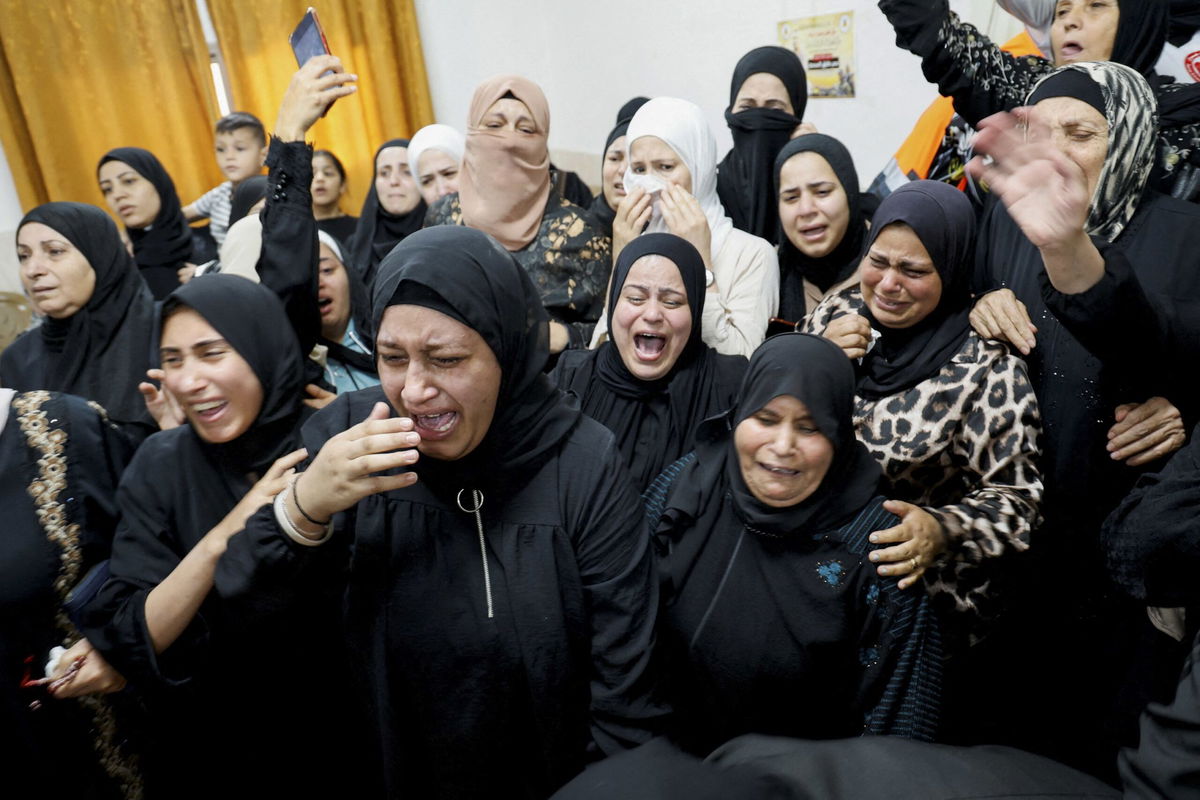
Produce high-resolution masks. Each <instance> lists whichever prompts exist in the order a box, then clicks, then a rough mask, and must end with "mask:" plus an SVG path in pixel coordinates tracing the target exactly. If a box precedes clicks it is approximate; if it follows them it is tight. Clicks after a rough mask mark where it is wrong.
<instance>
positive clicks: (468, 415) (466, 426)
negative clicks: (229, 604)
mask: <svg viewBox="0 0 1200 800" xmlns="http://www.w3.org/2000/svg"><path fill="white" fill-rule="evenodd" d="M372 307H373V323H374V325H373V327H374V330H375V331H376V334H375V336H376V338H375V354H376V359H377V363H378V365H379V376H380V379H381V380H382V385H381V386H380V387H378V388H373V389H364V390H362V391H358V392H354V393H351V394H348V395H342V396H340V397H338V398H337V399H336V400H335V401H334V402H333V403H332V404H330V405H329V406H328V407H327V408H325V409H324V410H322V411H321V412H320V413H319V414H318V415H317V416H316V417H314V418H313V420H312V421H311V422H310V423H309V424H308V425H306V426H305V430H304V442H305V445H306V447H307V448H308V450H309V452H310V453H312V454H314V457H313V458H312V460H311V463H310V464H309V465H308V467H307V469H305V471H304V472H302V473H301V475H300V477H299V479H298V480H297V481H296V482H294V483H293V484H292V485H291V488H290V489H289V490H288V491H287V493H286V495H285V496H284V497H283V499H281V500H280V501H278V502H277V503H276V506H275V508H274V510H273V511H272V510H269V509H264V510H263V511H262V512H260V513H259V514H258V515H257V516H256V517H255V518H254V519H252V520H251V522H250V524H249V525H248V526H247V529H246V531H245V532H244V534H245V535H243V536H239V537H236V538H235V539H234V540H233V541H231V542H230V548H231V550H236V551H237V552H238V553H241V554H243V555H240V556H238V563H239V564H240V565H242V566H243V567H244V568H246V569H247V570H251V571H252V573H253V574H251V575H248V576H247V577H246V578H245V581H246V583H245V584H244V585H246V586H248V587H250V586H257V587H282V588H281V589H280V590H281V591H282V590H283V589H286V590H288V591H293V592H298V593H301V594H307V593H309V592H311V591H312V589H311V587H308V586H307V585H306V584H303V583H299V582H297V581H296V580H294V575H295V574H296V572H297V570H302V569H306V568H310V567H311V568H314V569H317V568H319V567H318V566H317V565H322V567H323V568H324V569H326V570H329V572H330V574H332V575H340V574H341V573H342V572H343V571H346V570H348V572H347V579H348V586H347V589H346V595H345V599H344V603H343V604H342V608H343V609H344V614H345V625H346V629H347V632H348V636H349V640H350V643H351V651H352V653H353V654H354V657H355V658H356V659H357V661H358V674H359V676H360V678H361V679H362V682H363V685H362V688H363V690H364V696H365V698H366V699H367V702H368V707H369V708H370V709H371V716H372V724H371V731H372V734H373V736H374V737H375V740H376V748H375V750H374V751H373V752H374V755H375V756H376V757H377V758H378V759H379V760H380V761H381V762H382V764H381V770H382V774H383V776H384V782H385V788H386V789H387V791H389V792H390V793H392V794H396V793H399V792H400V791H401V790H402V789H403V791H405V792H412V793H413V794H415V795H420V796H431V797H433V796H438V797H444V796H482V795H483V794H485V793H487V792H493V791H494V790H495V789H496V787H497V786H499V787H502V789H503V793H504V794H505V796H507V797H541V796H545V795H546V794H548V793H549V792H550V791H552V790H553V789H554V788H555V787H557V786H559V785H561V784H562V783H563V782H565V781H566V780H567V779H568V778H570V777H571V776H572V775H573V774H575V773H576V772H577V771H579V770H580V769H581V768H582V767H583V765H584V763H585V761H586V760H587V758H588V753H589V752H594V751H595V748H596V747H597V746H598V747H599V749H600V750H601V751H602V752H605V753H609V752H613V751H615V750H618V749H622V748H624V747H628V746H630V745H632V744H635V743H638V742H641V741H644V740H645V739H647V738H649V736H650V735H651V732H652V730H653V728H654V727H655V726H656V721H657V719H658V717H659V716H661V714H662V710H661V709H660V708H659V707H658V706H657V705H656V704H655V703H654V702H653V699H652V696H651V692H650V690H651V672H650V663H651V662H650V659H651V650H652V643H653V627H654V621H655V608H656V606H657V589H656V584H655V582H654V575H653V560H652V553H651V550H650V546H649V538H648V536H647V534H646V532H645V530H644V528H643V527H642V525H641V510H640V504H639V503H638V499H637V493H636V491H635V488H634V486H633V482H632V481H631V480H630V479H629V476H628V472H627V471H626V469H625V467H624V465H623V464H622V463H621V456H620V452H619V451H618V450H617V447H616V445H615V444H614V442H613V439H612V435H611V434H610V433H609V432H608V431H607V430H605V429H604V428H603V427H602V426H601V425H599V423H596V422H594V421H592V420H590V419H587V418H586V417H584V416H583V415H582V414H581V413H580V412H579V411H578V410H577V409H576V408H574V407H572V406H571V405H570V404H568V403H566V402H565V401H564V399H563V397H562V395H561V393H560V392H559V391H558V390H557V389H555V388H554V387H553V386H552V385H551V384H550V382H549V381H548V380H547V378H546V376H545V375H543V374H542V368H543V366H544V365H545V362H546V357H547V351H546V315H545V313H544V311H543V309H542V306H541V303H540V302H539V298H538V293H537V290H536V289H535V288H534V286H533V283H532V281H530V279H529V277H528V275H527V274H526V272H525V271H524V270H523V269H522V268H521V266H520V265H519V264H518V263H517V261H516V259H515V258H514V256H513V255H512V254H511V253H509V252H507V251H505V250H504V249H503V248H501V247H500V246H499V245H498V244H497V243H496V242H495V241H494V240H493V239H491V238H490V237H488V236H487V235H485V234H483V233H482V232H480V231H476V230H474V229H471V228H465V227H459V226H439V227H435V228H427V229H425V230H423V231H420V232H418V233H415V234H413V235H412V236H410V237H408V238H406V239H405V240H404V241H403V242H401V243H400V244H399V245H398V246H397V247H396V248H395V249H394V250H393V251H392V252H391V253H390V254H389V255H388V256H387V258H385V259H384V260H383V262H382V263H381V264H380V271H379V275H378V277H377V278H376V281H375V288H374V292H373V302H372Z"/></svg>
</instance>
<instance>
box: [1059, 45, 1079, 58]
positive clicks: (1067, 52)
mask: <svg viewBox="0 0 1200 800" xmlns="http://www.w3.org/2000/svg"><path fill="white" fill-rule="evenodd" d="M1058 52H1059V53H1061V54H1062V57H1063V58H1078V57H1079V54H1080V53H1082V52H1083V45H1081V44H1079V42H1063V43H1062V45H1061V46H1060V47H1059V48H1058Z"/></svg>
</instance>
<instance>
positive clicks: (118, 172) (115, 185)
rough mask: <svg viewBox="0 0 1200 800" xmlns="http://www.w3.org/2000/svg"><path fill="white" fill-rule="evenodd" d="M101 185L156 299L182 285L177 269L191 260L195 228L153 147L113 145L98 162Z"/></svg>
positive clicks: (97, 171)
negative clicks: (123, 225) (187, 217)
mask: <svg viewBox="0 0 1200 800" xmlns="http://www.w3.org/2000/svg"><path fill="white" fill-rule="evenodd" d="M96 175H97V179H98V180H99V182H100V191H101V192H102V193H103V194H104V199H105V201H107V202H108V206H109V208H111V209H112V210H113V212H114V213H116V215H117V216H118V217H120V218H121V221H122V222H123V223H124V224H125V231H126V232H127V233H128V234H129V240H130V241H131V242H133V256H134V259H135V260H136V261H137V265H138V269H139V270H140V271H141V273H142V278H143V280H145V281H146V285H147V286H148V287H150V293H151V294H152V295H154V299H155V300H161V299H163V298H164V297H166V296H167V295H168V294H170V293H171V291H172V290H173V289H174V288H175V287H177V286H179V283H180V281H179V270H180V269H181V268H182V267H184V266H185V265H186V264H188V263H189V262H191V263H195V262H194V261H193V250H194V247H195V245H194V244H193V241H192V229H191V228H190V227H189V226H188V224H187V220H186V219H185V218H184V216H183V206H182V205H181V204H180V202H179V194H178V193H177V192H176V191H175V182H174V181H173V180H171V176H170V175H168V174H167V170H166V169H165V168H164V167H163V165H162V162H160V161H159V160H158V159H157V158H156V157H155V156H154V154H153V153H151V152H150V151H149V150H143V149H142V148H140V147H118V148H116V149H114V150H109V151H108V152H107V153H105V154H104V157H103V158H101V159H100V163H99V164H97V165H96Z"/></svg>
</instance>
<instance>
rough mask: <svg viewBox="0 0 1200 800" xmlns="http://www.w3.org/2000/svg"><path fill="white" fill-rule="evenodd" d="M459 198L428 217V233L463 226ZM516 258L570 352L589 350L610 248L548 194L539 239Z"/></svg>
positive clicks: (576, 212) (567, 204)
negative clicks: (559, 327) (436, 228)
mask: <svg viewBox="0 0 1200 800" xmlns="http://www.w3.org/2000/svg"><path fill="white" fill-rule="evenodd" d="M462 224H463V222H462V206H460V205H459V202H458V195H457V194H452V195H448V196H447V197H443V198H442V199H441V200H439V201H438V202H436V203H434V204H433V206H432V207H431V208H430V209H429V212H428V213H427V214H426V215H425V227H427V228H428V227H432V226H434V225H462ZM513 257H514V258H516V259H517V261H518V262H519V263H520V264H521V266H522V267H524V268H525V271H526V272H527V273H529V277H530V279H531V280H532V281H533V285H534V286H536V287H537V289H538V292H539V293H540V294H541V297H542V305H543V306H544V307H545V309H546V313H548V314H549V315H550V318H551V319H554V320H557V321H558V322H561V323H563V324H564V325H566V327H567V330H568V332H569V336H570V343H569V344H568V347H569V348H571V349H579V348H584V347H587V344H588V342H589V341H590V340H591V338H592V329H593V328H595V327H596V320H598V319H600V314H601V313H602V312H603V311H604V291H605V289H606V288H607V287H608V274H609V271H610V270H611V269H612V242H611V240H610V239H609V238H608V237H607V236H605V235H604V233H603V232H602V231H601V230H600V229H599V228H598V227H596V226H595V224H594V223H593V222H592V220H591V217H590V216H588V215H587V212H585V211H584V210H583V209H581V208H580V207H579V206H577V205H575V204H574V203H572V202H571V201H569V200H567V199H566V198H565V197H563V196H562V195H560V194H559V193H558V191H557V190H556V189H551V190H550V197H549V199H548V200H547V201H546V211H545V213H544V214H542V224H541V226H540V227H539V228H538V232H537V236H536V237H535V238H534V240H533V241H532V242H530V243H529V244H528V245H526V246H525V247H524V248H522V249H521V250H518V251H516V252H515V253H513Z"/></svg>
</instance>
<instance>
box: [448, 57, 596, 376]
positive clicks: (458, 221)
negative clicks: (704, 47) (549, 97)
mask: <svg viewBox="0 0 1200 800" xmlns="http://www.w3.org/2000/svg"><path fill="white" fill-rule="evenodd" d="M549 135H550V106H549V104H548V103H547V102H546V96H545V95H544V94H542V90H541V89H540V88H539V87H538V86H537V84H535V83H533V82H532V81H529V80H526V79H525V78H521V77H519V76H516V75H501V76H498V77H495V78H491V79H489V80H486V81H484V82H483V83H481V84H480V85H479V86H478V87H476V89H475V94H474V96H473V97H472V98H471V110H470V115H469V118H468V126H467V144H466V151H465V153H464V154H463V161H462V170H461V171H460V172H459V174H458V192H457V193H456V194H451V195H447V196H446V197H443V198H441V199H440V200H438V201H437V202H436V203H434V205H433V207H432V208H430V209H429V213H428V214H427V215H426V218H425V224H426V226H431V225H466V226H469V227H471V228H476V229H478V230H481V231H483V232H484V233H487V234H489V235H490V236H492V237H494V238H495V239H496V241H498V242H500V244H501V245H503V246H504V249H506V250H508V251H509V252H510V253H512V254H513V257H514V258H516V259H517V263H519V264H520V265H521V266H522V267H523V268H524V269H525V271H526V272H528V273H529V277H530V278H531V279H532V280H533V284H534V286H536V287H537V290H538V294H539V295H540V296H541V298H542V305H543V307H545V309H546V312H547V313H548V314H549V315H550V352H551V353H558V352H561V351H562V350H564V349H566V348H568V347H570V348H576V349H577V348H582V347H586V346H587V343H588V341H589V340H590V338H591V336H592V329H593V328H594V327H595V324H596V320H597V319H598V318H599V317H600V312H601V311H602V310H603V308H604V287H605V284H606V283H607V282H608V273H609V269H610V267H611V261H610V257H611V256H610V253H611V249H610V243H609V240H608V237H606V236H605V235H604V234H603V233H601V232H600V231H599V230H598V229H596V228H595V227H594V224H593V222H592V221H591V217H590V216H589V215H588V214H587V212H586V211H584V210H583V209H582V208H580V207H579V206H576V205H575V204H574V203H572V202H570V201H569V200H567V199H566V198H565V197H563V196H562V195H561V194H560V193H559V191H558V189H557V188H555V186H554V181H553V180H552V178H551V169H550V148H549V145H548V137H549Z"/></svg>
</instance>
